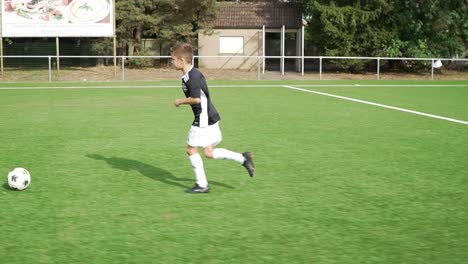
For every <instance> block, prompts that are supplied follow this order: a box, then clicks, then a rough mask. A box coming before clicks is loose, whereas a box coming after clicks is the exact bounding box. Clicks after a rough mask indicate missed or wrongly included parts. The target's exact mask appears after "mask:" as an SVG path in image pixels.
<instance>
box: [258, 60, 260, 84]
mask: <svg viewBox="0 0 468 264" xmlns="http://www.w3.org/2000/svg"><path fill="white" fill-rule="evenodd" d="M257 81H260V56H258V57H257Z"/></svg>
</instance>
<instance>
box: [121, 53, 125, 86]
mask: <svg viewBox="0 0 468 264" xmlns="http://www.w3.org/2000/svg"><path fill="white" fill-rule="evenodd" d="M122 81H125V56H122Z"/></svg>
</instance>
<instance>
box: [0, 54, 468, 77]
mask: <svg viewBox="0 0 468 264" xmlns="http://www.w3.org/2000/svg"><path fill="white" fill-rule="evenodd" d="M2 58H3V59H2V60H1V62H2V63H1V78H0V80H2V81H45V82H47V81H49V82H52V81H110V80H165V79H178V78H179V77H180V75H181V74H180V72H178V71H175V70H174V69H173V67H172V65H171V63H170V56H117V57H113V56H59V57H58V56H3V57H2ZM194 62H195V66H196V67H198V68H200V69H202V70H203V72H204V73H205V75H207V78H210V79H228V80H237V79H245V80H277V79H281V80H339V79H375V80H382V79H383V80H385V79H417V80H424V79H426V80H435V79H458V80H468V59H456V58H390V57H328V56H195V57H194Z"/></svg>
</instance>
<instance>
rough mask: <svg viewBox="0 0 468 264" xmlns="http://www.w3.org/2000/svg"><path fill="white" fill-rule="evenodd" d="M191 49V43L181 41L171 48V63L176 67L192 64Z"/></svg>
mask: <svg viewBox="0 0 468 264" xmlns="http://www.w3.org/2000/svg"><path fill="white" fill-rule="evenodd" d="M192 57H193V49H192V45H190V44H187V43H183V44H178V45H177V46H175V47H173V48H171V58H172V63H173V64H174V66H175V67H176V68H177V69H180V68H182V67H183V66H184V65H186V64H192Z"/></svg>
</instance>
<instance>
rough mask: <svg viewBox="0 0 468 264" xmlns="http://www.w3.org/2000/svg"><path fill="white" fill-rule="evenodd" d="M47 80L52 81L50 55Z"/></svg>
mask: <svg viewBox="0 0 468 264" xmlns="http://www.w3.org/2000/svg"><path fill="white" fill-rule="evenodd" d="M48 59H49V82H51V81H52V60H51V57H50V56H49V58H48Z"/></svg>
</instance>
